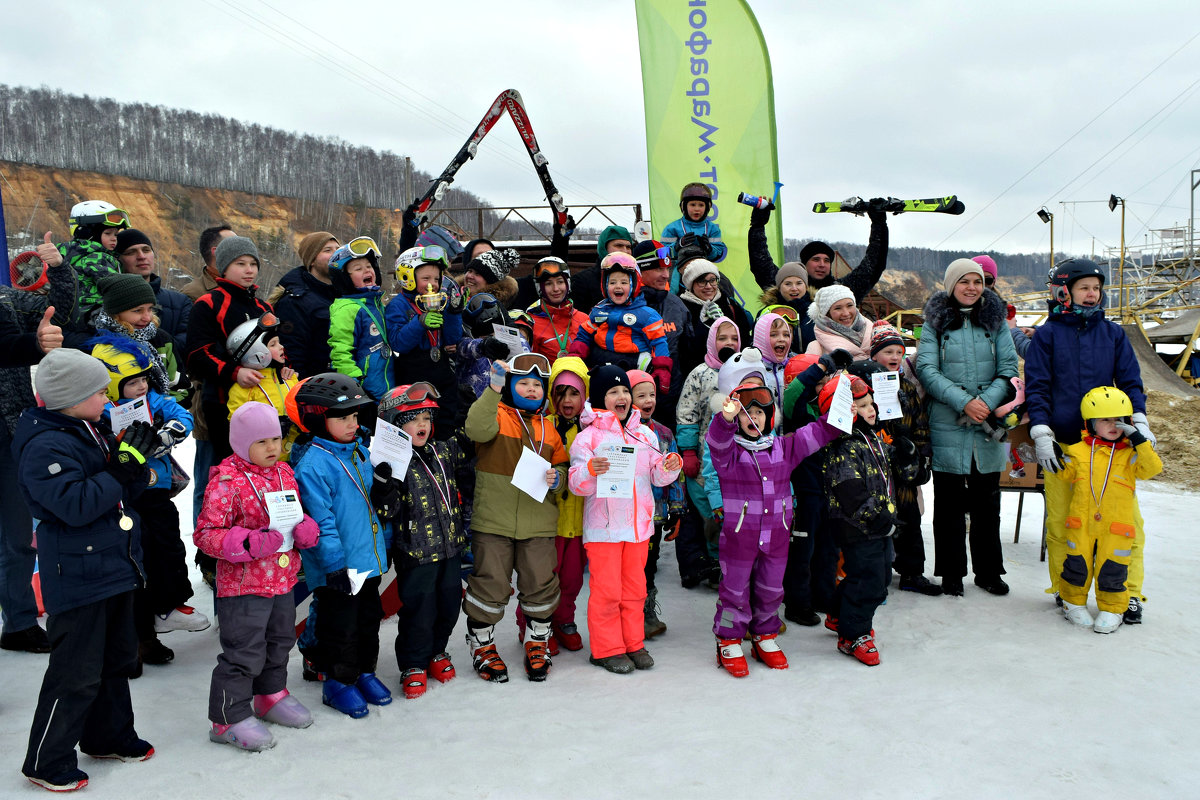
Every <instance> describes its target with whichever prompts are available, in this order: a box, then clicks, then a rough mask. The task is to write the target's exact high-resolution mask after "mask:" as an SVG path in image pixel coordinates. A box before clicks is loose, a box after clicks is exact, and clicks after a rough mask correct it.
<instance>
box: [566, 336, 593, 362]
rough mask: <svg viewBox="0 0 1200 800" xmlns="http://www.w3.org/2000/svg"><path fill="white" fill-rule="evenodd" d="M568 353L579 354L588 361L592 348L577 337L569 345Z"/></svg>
mask: <svg viewBox="0 0 1200 800" xmlns="http://www.w3.org/2000/svg"><path fill="white" fill-rule="evenodd" d="M567 355H572V356H579V357H580V358H582V359H584V360H585V361H586V360H587V357H588V356H589V355H591V348H590V347H588V346H587V343H586V342H584V341H583V340H582V339H575V340H573V341H572V342H571V343H570V344H569V345H567Z"/></svg>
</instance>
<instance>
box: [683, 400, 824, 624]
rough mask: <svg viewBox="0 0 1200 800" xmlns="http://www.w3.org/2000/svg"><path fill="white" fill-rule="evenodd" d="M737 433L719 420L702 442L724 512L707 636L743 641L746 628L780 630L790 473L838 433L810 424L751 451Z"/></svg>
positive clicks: (789, 526) (718, 416)
mask: <svg viewBox="0 0 1200 800" xmlns="http://www.w3.org/2000/svg"><path fill="white" fill-rule="evenodd" d="M735 433H737V421H736V420H734V421H733V422H728V421H726V419H725V417H724V416H722V415H721V414H719V413H718V414H714V415H713V418H712V424H711V425H710V426H709V428H708V434H707V436H706V437H705V438H706V440H707V441H708V452H709V454H710V455H711V457H712V463H713V467H715V468H716V470H717V476H718V477H719V478H720V479H721V497H722V499H723V501H724V508H725V520H724V523H723V524H722V525H721V538H720V540H719V543H718V548H719V556H718V558H719V560H720V562H721V576H722V577H721V586H720V588H719V590H718V592H717V614H716V618H715V619H714V620H713V633H715V634H716V635H717V637H718V638H721V639H738V640H741V639H742V637H743V636H745V635H746V628H747V625H748V626H749V628H750V631H751V632H752V633H777V632H778V631H779V617H778V611H779V604H780V603H781V602H783V572H784V569H785V568H786V567H787V557H788V542H789V540H790V538H791V530H792V484H791V480H790V479H791V474H792V470H794V469H795V468H796V466H797V465H798V464H799V463H800V462H801V461H803V460H804V459H805V458H807V457H808V456H810V455H812V454H813V453H815V452H817V451H818V450H820V449H821V448H822V447H824V446H825V445H827V444H828V443H829V442H832V441H833V440H834V439H836V438H837V437H838V436H839V435H840V434H841V432H840V431H839V430H838V429H837V428H834V427H833V426H832V425H829V424H827V423H825V422H812V423H809V424H808V425H805V426H804V427H803V428H801V429H800V430H798V431H795V432H794V433H789V434H786V435H784V436H777V437H775V440H774V442H772V443H771V446H770V447H767V448H765V449H763V450H757V451H755V450H750V449H748V448H746V447H744V446H742V445H740V444H738V443H737V442H735V441H734V434H735Z"/></svg>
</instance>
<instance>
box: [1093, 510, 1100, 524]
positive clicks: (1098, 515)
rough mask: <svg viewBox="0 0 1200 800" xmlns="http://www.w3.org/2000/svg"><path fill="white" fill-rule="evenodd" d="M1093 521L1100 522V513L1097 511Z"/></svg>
mask: <svg viewBox="0 0 1200 800" xmlns="http://www.w3.org/2000/svg"><path fill="white" fill-rule="evenodd" d="M1094 519H1095V520H1096V522H1099V521H1100V512H1099V511H1097V512H1096V515H1095V517H1094Z"/></svg>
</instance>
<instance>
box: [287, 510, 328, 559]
mask: <svg viewBox="0 0 1200 800" xmlns="http://www.w3.org/2000/svg"><path fill="white" fill-rule="evenodd" d="M320 535H321V529H320V527H318V526H317V521H316V520H314V519H313V518H312V517H310V516H309V515H308V514H305V515H304V519H302V520H300V521H299V522H297V523H296V527H294V528H292V542H293V543H294V544H295V545H296V547H297V548H299V549H300V550H307V549H308V548H310V547H315V546H316V544H317V539H318V538H319V537H320Z"/></svg>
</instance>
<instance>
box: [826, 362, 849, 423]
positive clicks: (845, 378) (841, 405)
mask: <svg viewBox="0 0 1200 800" xmlns="http://www.w3.org/2000/svg"><path fill="white" fill-rule="evenodd" d="M837 382H838V384H837V389H835V390H834V392H833V401H832V402H831V403H830V404H829V424H830V425H832V426H833V427H835V428H837V429H838V430H839V431H842V432H843V433H850V431H852V430H853V429H854V393H853V392H851V391H850V376H849V375H847V374H846V373H844V372H843V373H842V374H841V375H839V376H838V379H837Z"/></svg>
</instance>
